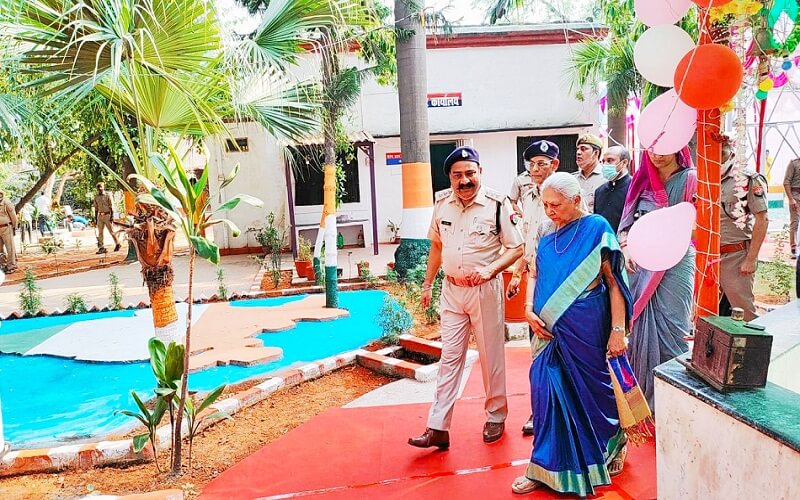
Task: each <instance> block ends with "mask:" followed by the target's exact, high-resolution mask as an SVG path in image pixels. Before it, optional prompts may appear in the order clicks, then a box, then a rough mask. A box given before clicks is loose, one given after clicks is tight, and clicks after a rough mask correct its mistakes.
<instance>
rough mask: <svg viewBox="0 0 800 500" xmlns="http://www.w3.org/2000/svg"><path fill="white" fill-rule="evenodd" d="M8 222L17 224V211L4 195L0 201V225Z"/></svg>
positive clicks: (14, 225) (12, 224)
mask: <svg viewBox="0 0 800 500" xmlns="http://www.w3.org/2000/svg"><path fill="white" fill-rule="evenodd" d="M2 224H10V225H11V226H13V227H16V226H17V213H16V212H15V211H14V204H13V203H11V200H9V199H8V198H6V197H3V199H2V201H0V225H2Z"/></svg>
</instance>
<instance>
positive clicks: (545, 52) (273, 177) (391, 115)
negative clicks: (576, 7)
mask: <svg viewBox="0 0 800 500" xmlns="http://www.w3.org/2000/svg"><path fill="white" fill-rule="evenodd" d="M559 33H560V32H559ZM568 55H569V46H568V45H565V44H563V43H562V44H556V43H551V44H545V45H518V46H489V47H469V48H442V49H433V48H431V47H429V49H428V51H427V57H428V91H429V92H431V93H435V92H461V93H462V99H463V103H462V106H460V107H454V108H435V109H430V110H429V114H428V116H429V120H430V132H431V141H432V142H437V141H445V142H446V141H456V140H461V141H463V143H465V144H469V145H472V146H473V147H475V148H476V149H477V150H478V151H479V153H480V155H481V163H482V166H483V167H484V179H483V180H484V184H485V185H487V186H490V187H492V188H494V189H496V190H499V191H501V192H503V193H507V192H508V190H509V189H510V187H511V183H512V181H513V179H514V176H515V175H516V165H517V158H516V156H517V147H516V138H517V137H518V136H533V135H537V136H550V135H559V134H577V133H582V132H585V131H589V130H594V131H595V132H596V131H597V121H598V113H597V109H598V104H597V98H596V96H592V95H589V97H588V98H587V100H586V101H583V102H581V101H578V100H576V99H574V98H573V97H571V93H570V92H569V89H568V83H567V81H568V80H567V78H566V76H565V73H566V64H567V61H568ZM342 64H343V65H345V64H349V65H356V64H359V63H358V61H357V60H356V58H355V57H354V56H353V55H348V56H345V57H343V58H342ZM318 67H319V58H318V57H317V56H316V55H313V54H312V55H308V56H307V57H305V58H304V59H303V60H302V61H301V63H300V65H299V67H298V69H297V70H296V74H297V75H298V77H299V78H301V79H303V78H305V77H309V78H311V77H314V76H315V75H316V73H317V72H318ZM346 122H347V128H348V129H349V130H350V131H361V130H363V131H366V132H368V133H369V134H371V135H372V136H374V137H375V138H376V142H375V171H376V186H377V196H376V198H377V200H376V201H377V227H378V240H379V241H382V242H385V241H388V240H389V239H390V237H391V234H390V232H389V230H388V222H389V220H392V221H393V222H395V223H399V224H402V221H401V220H400V219H401V213H402V192H401V167H400V166H399V165H398V166H387V165H386V153H390V152H399V151H400V139H399V133H400V124H399V109H398V97H397V90H396V88H394V87H381V86H379V85H378V84H377V83H375V82H374V81H371V80H370V81H367V82H365V83H364V87H363V92H362V95H361V98H360V99H359V101H358V103H357V104H356V105H355V106H354V107H353V109H351V110H350V113H349V115H348V116H347V117H346ZM230 129H231V133H232V134H233V135H234V136H235V137H241V136H246V137H248V139H249V143H250V150H249V152H247V153H241V152H231V153H226V152H225V151H224V147H223V145H222V143H221V142H219V141H217V142H214V143H213V144H212V145H210V147H209V153H210V155H211V157H212V160H211V162H210V164H211V166H212V174H213V173H214V172H215V170H214V169H216V172H225V173H227V172H229V171H230V169H231V168H233V165H235V163H236V162H240V163H241V165H242V168H241V171H240V174H239V178H238V179H237V180H236V181H235V182H234V183H233V184H231V185H230V186H228V187H227V188H226V193H224V194H223V196H222V197H218V198H216V199H214V200H213V203H215V204H216V205H215V206H218V205H219V203H221V202H223V201H224V200H225V199H226V197H230V196H232V195H234V194H236V193H238V192H244V193H247V194H251V195H253V196H256V197H259V198H261V199H262V200H263V201H264V202H265V207H264V208H261V209H253V208H250V207H237V209H236V210H235V211H233V212H232V213H231V214H228V216H229V218H231V219H232V220H233V221H234V222H235V223H236V224H237V225H238V226H239V228H240V229H241V230H242V235H241V236H240V237H238V238H232V237H230V236H224V234H223V229H222V228H216V229H215V234H214V236H215V239H216V241H218V242H219V243H220V246H221V247H222V248H242V247H246V246H257V243H256V242H255V239H254V235H253V234H252V233H247V232H246V230H247V229H248V228H258V227H261V226H263V224H264V218H265V216H266V214H267V213H269V212H270V211H274V212H275V213H276V214H278V216H279V217H284V220H285V223H286V224H287V225H288V223H289V217H288V215H287V214H286V208H287V201H286V192H287V187H286V182H285V178H284V162H283V153H282V149H281V147H279V145H278V144H277V142H276V141H275V140H274V139H272V138H270V137H269V136H268V135H267V134H266V132H265V131H264V130H263V129H262V128H261V127H259V126H257V125H255V124H252V123H245V124H235V125H231V127H230ZM562 161H574V158H566V159H562ZM212 177H214V178H215V179H214V181H215V182H216V184H212V186H211V188H212V192H214V191H215V189H216V187H217V186H218V185H219V182H220V180H219V179H217V178H216V177H218V176H217V175H212ZM359 181H360V187H361V197H360V202H359V203H355V204H345V205H343V206H342V207H340V209H339V211H338V213H339V214H346V215H350V217H351V218H367V219H371V207H370V201H371V200H370V184H369V163H368V159H367V158H366V156H365V155H363V154H359ZM321 213H322V206H321V205H319V206H314V207H297V208H296V210H295V214H296V218H297V221H296V222H297V224H301V225H302V224H313V223H317V222H319V219H320V216H321ZM357 231H358V228H345V229H343V231H342V232H343V234H344V236H345V239H346V240H347V241H348V242H354V241H355V239H356V234H355V233H357ZM305 234H306V235H309V233H305ZM364 240H365V244H366V245H369V244H371V242H372V237H371V226H370V225H366V227H365V231H364Z"/></svg>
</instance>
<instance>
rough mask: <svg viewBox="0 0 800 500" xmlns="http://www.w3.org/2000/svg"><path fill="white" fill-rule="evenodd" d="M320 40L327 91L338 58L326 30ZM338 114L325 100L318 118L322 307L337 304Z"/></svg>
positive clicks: (335, 70)
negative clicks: (321, 141)
mask: <svg viewBox="0 0 800 500" xmlns="http://www.w3.org/2000/svg"><path fill="white" fill-rule="evenodd" d="M322 40H323V43H322V50H321V52H322V85H323V86H324V87H325V88H329V87H330V85H331V84H332V82H333V80H334V78H335V77H336V75H337V74H338V73H339V58H338V57H337V54H336V47H334V46H333V42H332V40H331V37H330V33H329V32H327V30H326V32H325V36H324V37H323V39H322ZM339 113H340V108H339V103H336V102H332V101H331V100H326V102H325V111H324V113H323V117H322V128H323V134H324V136H325V143H324V148H325V174H324V175H325V183H324V187H323V209H322V221H321V224H320V231H323V230H324V231H325V236H324V239H325V307H337V306H338V305H339V298H338V276H337V274H336V268H337V267H338V265H339V262H338V249H337V247H336V236H337V231H336V121H337V120H338V119H339ZM318 239H319V238H318Z"/></svg>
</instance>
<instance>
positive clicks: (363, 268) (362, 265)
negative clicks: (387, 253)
mask: <svg viewBox="0 0 800 500" xmlns="http://www.w3.org/2000/svg"><path fill="white" fill-rule="evenodd" d="M356 268H358V276H359V277H360V278H366V277H368V276H369V275H370V272H369V261H367V260H361V261H358V262H356Z"/></svg>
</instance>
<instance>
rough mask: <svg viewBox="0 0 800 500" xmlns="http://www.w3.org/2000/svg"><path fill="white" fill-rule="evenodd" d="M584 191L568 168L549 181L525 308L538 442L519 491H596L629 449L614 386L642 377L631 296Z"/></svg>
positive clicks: (613, 244)
mask: <svg viewBox="0 0 800 500" xmlns="http://www.w3.org/2000/svg"><path fill="white" fill-rule="evenodd" d="M580 193H581V190H580V186H579V185H578V182H577V179H575V177H574V176H572V175H570V174H566V173H556V174H553V175H552V176H550V177H549V178H548V179H547V180H546V181H545V182H544V184H543V185H542V201H543V203H544V209H545V213H546V214H547V216H548V217H549V219H550V220H549V221H547V222H545V223H544V224H542V225H541V226H540V228H539V232H538V235H539V236H538V237H539V244H538V245H537V247H536V248H537V251H536V256H535V273H536V283H535V289H534V291H533V296H532V297H530V294H529V301H530V302H529V304H530V305H532V310H529V311H528V312H527V316H528V323H529V324H530V325H531V329H532V330H533V333H534V337H533V339H532V344H531V349H532V351H533V357H534V359H533V363H532V365H531V369H530V381H531V404H532V407H533V428H534V439H533V452H532V455H531V461H530V463H529V464H528V468H527V470H526V474H525V475H524V476H521V477H518V478H517V479H516V480H515V481H514V483H513V484H512V486H511V489H512V491H514V493H528V492H530V491H533V490H535V489H537V488H539V487H541V486H543V485H545V486H547V487H549V488H551V489H553V490H555V491H558V492H561V493H572V494H576V495H579V496H587V495H590V494H593V493H594V489H595V487H597V486H602V485H608V484H611V476H614V475H616V474H618V473H620V472H622V467H623V464H624V460H625V455H626V453H627V448H626V445H627V438H626V434H625V430H624V429H623V428H622V427H621V425H620V420H619V419H620V413H619V412H618V406H617V405H618V402H617V398H616V397H615V388H617V389H618V388H619V382H620V381H621V382H622V383H623V384H624V385H625V386H626V388H627V389H630V388H631V386H636V382H635V380H633V377H632V375H631V373H630V369H629V366H628V365H627V361H626V359H625V355H624V353H625V333H626V331H627V324H628V320H629V318H630V315H631V310H632V302H633V301H632V299H631V295H630V292H629V291H628V285H627V281H626V280H627V278H626V276H625V269H624V257H623V255H622V253H621V251H620V247H619V243H618V242H617V238H616V235H615V234H614V232H613V230H612V229H611V226H610V225H609V224H608V222H607V221H606V220H605V219H604V218H603V217H601V216H599V215H587V214H586V213H584V212H583V211H582V210H581V194H580ZM531 299H532V300H531ZM609 356H611V357H612V358H611V359H615V360H617V362H616V364H614V365H612V364H610V363H609V359H608V357H609ZM620 362H621V364H620ZM609 366H615V368H612V369H610V368H609ZM626 367H627V369H626ZM620 369H621V372H622V373H620ZM612 371H617V374H616V375H617V376H616V377H613V378H612V373H611V372H612ZM612 380H613V381H614V382H612ZM615 386H616V387H615ZM637 390H638V388H637ZM617 394H618V393H617ZM639 394H640V399H642V398H641V393H639ZM641 403H642V404H644V401H643V399H642V401H641ZM648 413H649V412H648Z"/></svg>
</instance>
